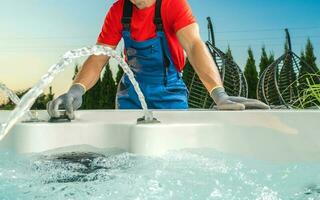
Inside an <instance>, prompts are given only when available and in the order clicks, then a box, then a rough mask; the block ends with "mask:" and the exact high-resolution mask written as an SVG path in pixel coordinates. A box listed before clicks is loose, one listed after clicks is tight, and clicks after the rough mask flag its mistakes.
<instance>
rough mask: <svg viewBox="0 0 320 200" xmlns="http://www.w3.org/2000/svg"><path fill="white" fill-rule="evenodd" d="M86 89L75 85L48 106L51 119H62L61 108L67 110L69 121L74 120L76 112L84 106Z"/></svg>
mask: <svg viewBox="0 0 320 200" xmlns="http://www.w3.org/2000/svg"><path fill="white" fill-rule="evenodd" d="M85 92H86V91H85V88H84V87H83V86H82V85H80V84H74V85H73V86H71V88H70V89H69V91H68V92H67V93H65V94H63V95H61V96H59V97H58V98H56V99H55V100H53V101H50V102H49V103H48V104H47V111H48V113H49V115H50V117H53V118H58V117H60V113H59V111H58V110H59V107H60V106H61V107H62V108H64V109H65V110H66V114H67V116H68V117H69V119H74V118H75V117H74V111H75V110H78V109H79V108H80V107H81V104H82V96H83V95H84V93H85Z"/></svg>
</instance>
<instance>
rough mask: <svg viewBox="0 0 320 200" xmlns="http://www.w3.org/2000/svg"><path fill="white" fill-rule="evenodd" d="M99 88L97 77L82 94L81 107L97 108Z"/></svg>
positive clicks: (98, 106) (86, 108)
mask: <svg viewBox="0 0 320 200" xmlns="http://www.w3.org/2000/svg"><path fill="white" fill-rule="evenodd" d="M100 90H101V80H100V78H99V79H98V81H97V83H96V84H95V85H94V86H93V87H92V88H91V89H90V90H88V91H87V92H86V94H85V95H83V103H82V106H81V109H85V110H88V109H99V108H100V105H99V98H100Z"/></svg>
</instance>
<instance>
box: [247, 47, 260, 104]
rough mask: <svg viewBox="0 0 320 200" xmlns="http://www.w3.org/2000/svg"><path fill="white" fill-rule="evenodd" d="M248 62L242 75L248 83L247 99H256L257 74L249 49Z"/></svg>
mask: <svg viewBox="0 0 320 200" xmlns="http://www.w3.org/2000/svg"><path fill="white" fill-rule="evenodd" d="M248 55H249V57H248V60H247V64H246V66H245V68H244V75H245V77H246V79H247V82H248V97H249V98H256V96H257V95H256V90H257V84H258V72H257V67H256V61H255V59H254V56H253V52H252V49H251V48H249V50H248Z"/></svg>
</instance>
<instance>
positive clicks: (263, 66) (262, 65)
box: [259, 46, 269, 77]
mask: <svg viewBox="0 0 320 200" xmlns="http://www.w3.org/2000/svg"><path fill="white" fill-rule="evenodd" d="M268 66H269V58H268V55H267V52H266V48H265V47H264V46H263V47H262V53H261V58H260V64H259V69H260V71H259V77H260V76H261V74H262V73H263V72H264V70H265V69H266V68H267V67H268Z"/></svg>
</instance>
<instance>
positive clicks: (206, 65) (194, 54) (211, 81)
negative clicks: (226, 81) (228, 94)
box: [177, 23, 222, 92]
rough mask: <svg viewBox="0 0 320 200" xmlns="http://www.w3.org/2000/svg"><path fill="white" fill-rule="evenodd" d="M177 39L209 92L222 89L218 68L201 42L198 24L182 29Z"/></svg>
mask: <svg viewBox="0 0 320 200" xmlns="http://www.w3.org/2000/svg"><path fill="white" fill-rule="evenodd" d="M177 37H178V39H179V42H180V44H181V45H182V47H183V48H184V50H185V51H186V53H187V56H188V59H189V61H190V63H191V65H192V66H193V68H194V70H195V71H196V73H197V74H198V76H199V78H200V79H201V81H202V83H203V84H204V86H205V87H206V88H207V90H208V91H209V92H211V91H212V90H213V89H214V88H217V87H222V81H221V78H220V74H219V71H218V68H217V66H216V64H215V63H214V61H213V59H212V57H211V55H210V53H209V51H208V49H207V47H206V45H205V44H204V43H203V41H202V40H201V37H200V33H199V26H198V24H196V23H193V24H191V25H189V26H186V27H184V28H182V29H180V30H179V31H178V32H177Z"/></svg>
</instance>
